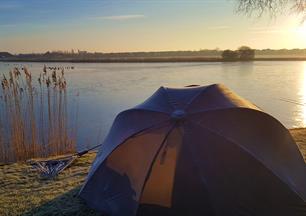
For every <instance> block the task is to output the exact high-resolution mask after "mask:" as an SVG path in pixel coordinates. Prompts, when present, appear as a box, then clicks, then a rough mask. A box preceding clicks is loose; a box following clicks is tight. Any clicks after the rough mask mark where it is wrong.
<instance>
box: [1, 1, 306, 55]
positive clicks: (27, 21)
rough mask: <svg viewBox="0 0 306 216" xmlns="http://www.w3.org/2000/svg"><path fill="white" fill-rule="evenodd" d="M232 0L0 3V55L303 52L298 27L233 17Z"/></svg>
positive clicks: (281, 20)
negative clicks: (242, 50)
mask: <svg viewBox="0 0 306 216" xmlns="http://www.w3.org/2000/svg"><path fill="white" fill-rule="evenodd" d="M236 6H237V2H236V1H235V0H185V1H184V0H0V51H8V52H11V53H30V52H46V51H55V50H72V49H74V50H86V51H90V52H131V51H166V50H173V51H175V50H200V49H215V48H219V49H236V48H237V47H239V46H241V45H248V46H251V47H252V48H256V49H265V48H271V49H282V48H288V49H291V48H306V23H304V24H301V22H300V21H301V20H300V17H298V16H297V15H294V14H283V15H279V16H278V17H276V18H271V17H270V16H263V17H261V18H257V17H248V16H245V15H242V14H239V13H236V12H235V11H236V8H237V7H236Z"/></svg>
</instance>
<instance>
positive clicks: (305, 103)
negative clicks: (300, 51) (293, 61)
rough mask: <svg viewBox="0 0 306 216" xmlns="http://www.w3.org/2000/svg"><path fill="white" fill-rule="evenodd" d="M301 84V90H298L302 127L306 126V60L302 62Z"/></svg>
mask: <svg viewBox="0 0 306 216" xmlns="http://www.w3.org/2000/svg"><path fill="white" fill-rule="evenodd" d="M302 74H303V75H302V76H303V77H302V84H301V90H300V93H299V94H300V97H301V99H300V100H301V109H302V116H301V117H302V120H303V122H302V124H303V127H305V126H306V62H304V69H303V72H302Z"/></svg>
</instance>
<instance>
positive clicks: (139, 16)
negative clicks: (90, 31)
mask: <svg viewBox="0 0 306 216" xmlns="http://www.w3.org/2000/svg"><path fill="white" fill-rule="evenodd" d="M142 18H145V16H144V15H142V14H128V15H116V16H102V17H91V19H103V20H118V21H120V20H130V19H142Z"/></svg>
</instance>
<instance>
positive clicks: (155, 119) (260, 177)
mask: <svg viewBox="0 0 306 216" xmlns="http://www.w3.org/2000/svg"><path fill="white" fill-rule="evenodd" d="M305 168H306V167H305V163H304V161H303V158H302V156H301V154H300V152H299V150H298V148H297V146H296V145H295V142H294V141H293V139H292V137H291V135H290V133H289V132H288V130H287V129H286V128H285V127H284V126H283V125H282V124H281V123H280V122H279V121H277V120H276V119H275V118H273V117H272V116H270V115H268V114H267V113H265V112H263V111H261V110H260V109H259V108H258V107H256V106H255V105H253V104H252V103H250V102H248V101H246V100H244V99H242V98H241V97H239V96H238V95H236V94H235V93H233V92H232V91H230V90H229V89H227V88H226V87H224V86H222V85H210V86H202V87H200V86H192V87H188V88H180V89H174V88H165V87H161V88H159V89H158V90H157V91H156V92H155V93H154V94H153V95H152V96H151V97H150V98H149V99H147V100H146V101H145V102H144V103H142V104H140V105H138V106H136V107H134V108H132V109H129V110H126V111H124V112H121V113H120V114H119V115H118V116H117V117H116V119H115V121H114V123H113V126H112V128H111V130H110V132H109V134H108V136H107V137H106V139H105V141H104V143H103V145H102V147H101V149H100V151H99V152H98V154H97V157H96V159H95V161H94V163H93V165H92V168H91V170H90V173H89V175H88V177H87V181H86V183H85V184H84V186H83V188H82V189H81V192H80V196H81V197H82V198H83V199H85V201H86V202H87V204H88V205H89V206H90V207H92V208H94V209H97V210H98V211H100V212H102V213H105V214H107V215H118V216H119V215H120V216H122V215H127V216H130V215H136V214H143V215H150V214H153V215H154V214H155V215H162V214H169V215H306V214H305V212H306V210H305V209H306V207H305V200H306V172H305V171H306V169H305Z"/></svg>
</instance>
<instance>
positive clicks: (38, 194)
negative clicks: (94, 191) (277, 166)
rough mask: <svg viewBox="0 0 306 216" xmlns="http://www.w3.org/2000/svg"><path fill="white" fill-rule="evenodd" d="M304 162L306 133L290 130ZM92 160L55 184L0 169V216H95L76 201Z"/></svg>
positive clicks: (23, 170)
mask: <svg viewBox="0 0 306 216" xmlns="http://www.w3.org/2000/svg"><path fill="white" fill-rule="evenodd" d="M290 131H291V133H292V135H293V137H294V139H295V140H296V142H297V144H298V146H299V148H300V150H301V152H302V154H303V156H304V158H305V159H306V129H292V130H290ZM94 157H95V153H90V154H88V155H85V156H84V157H82V158H79V159H77V160H76V161H75V162H74V164H73V165H72V166H71V167H70V168H68V169H66V170H65V171H64V172H62V173H61V174H60V175H59V176H58V177H57V178H56V179H55V180H42V179H40V178H39V177H38V175H37V173H36V172H35V171H33V170H31V167H30V166H28V165H27V164H24V163H14V164H11V165H4V166H0V215H36V216H38V215H99V214H98V213H96V212H95V211H94V210H91V209H89V208H87V207H86V205H85V203H84V202H83V201H82V200H80V199H79V198H78V197H77V194H78V191H79V189H80V187H81V185H82V183H83V182H84V179H85V177H86V175H87V173H88V170H89V167H90V165H91V163H92V161H93V159H94Z"/></svg>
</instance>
